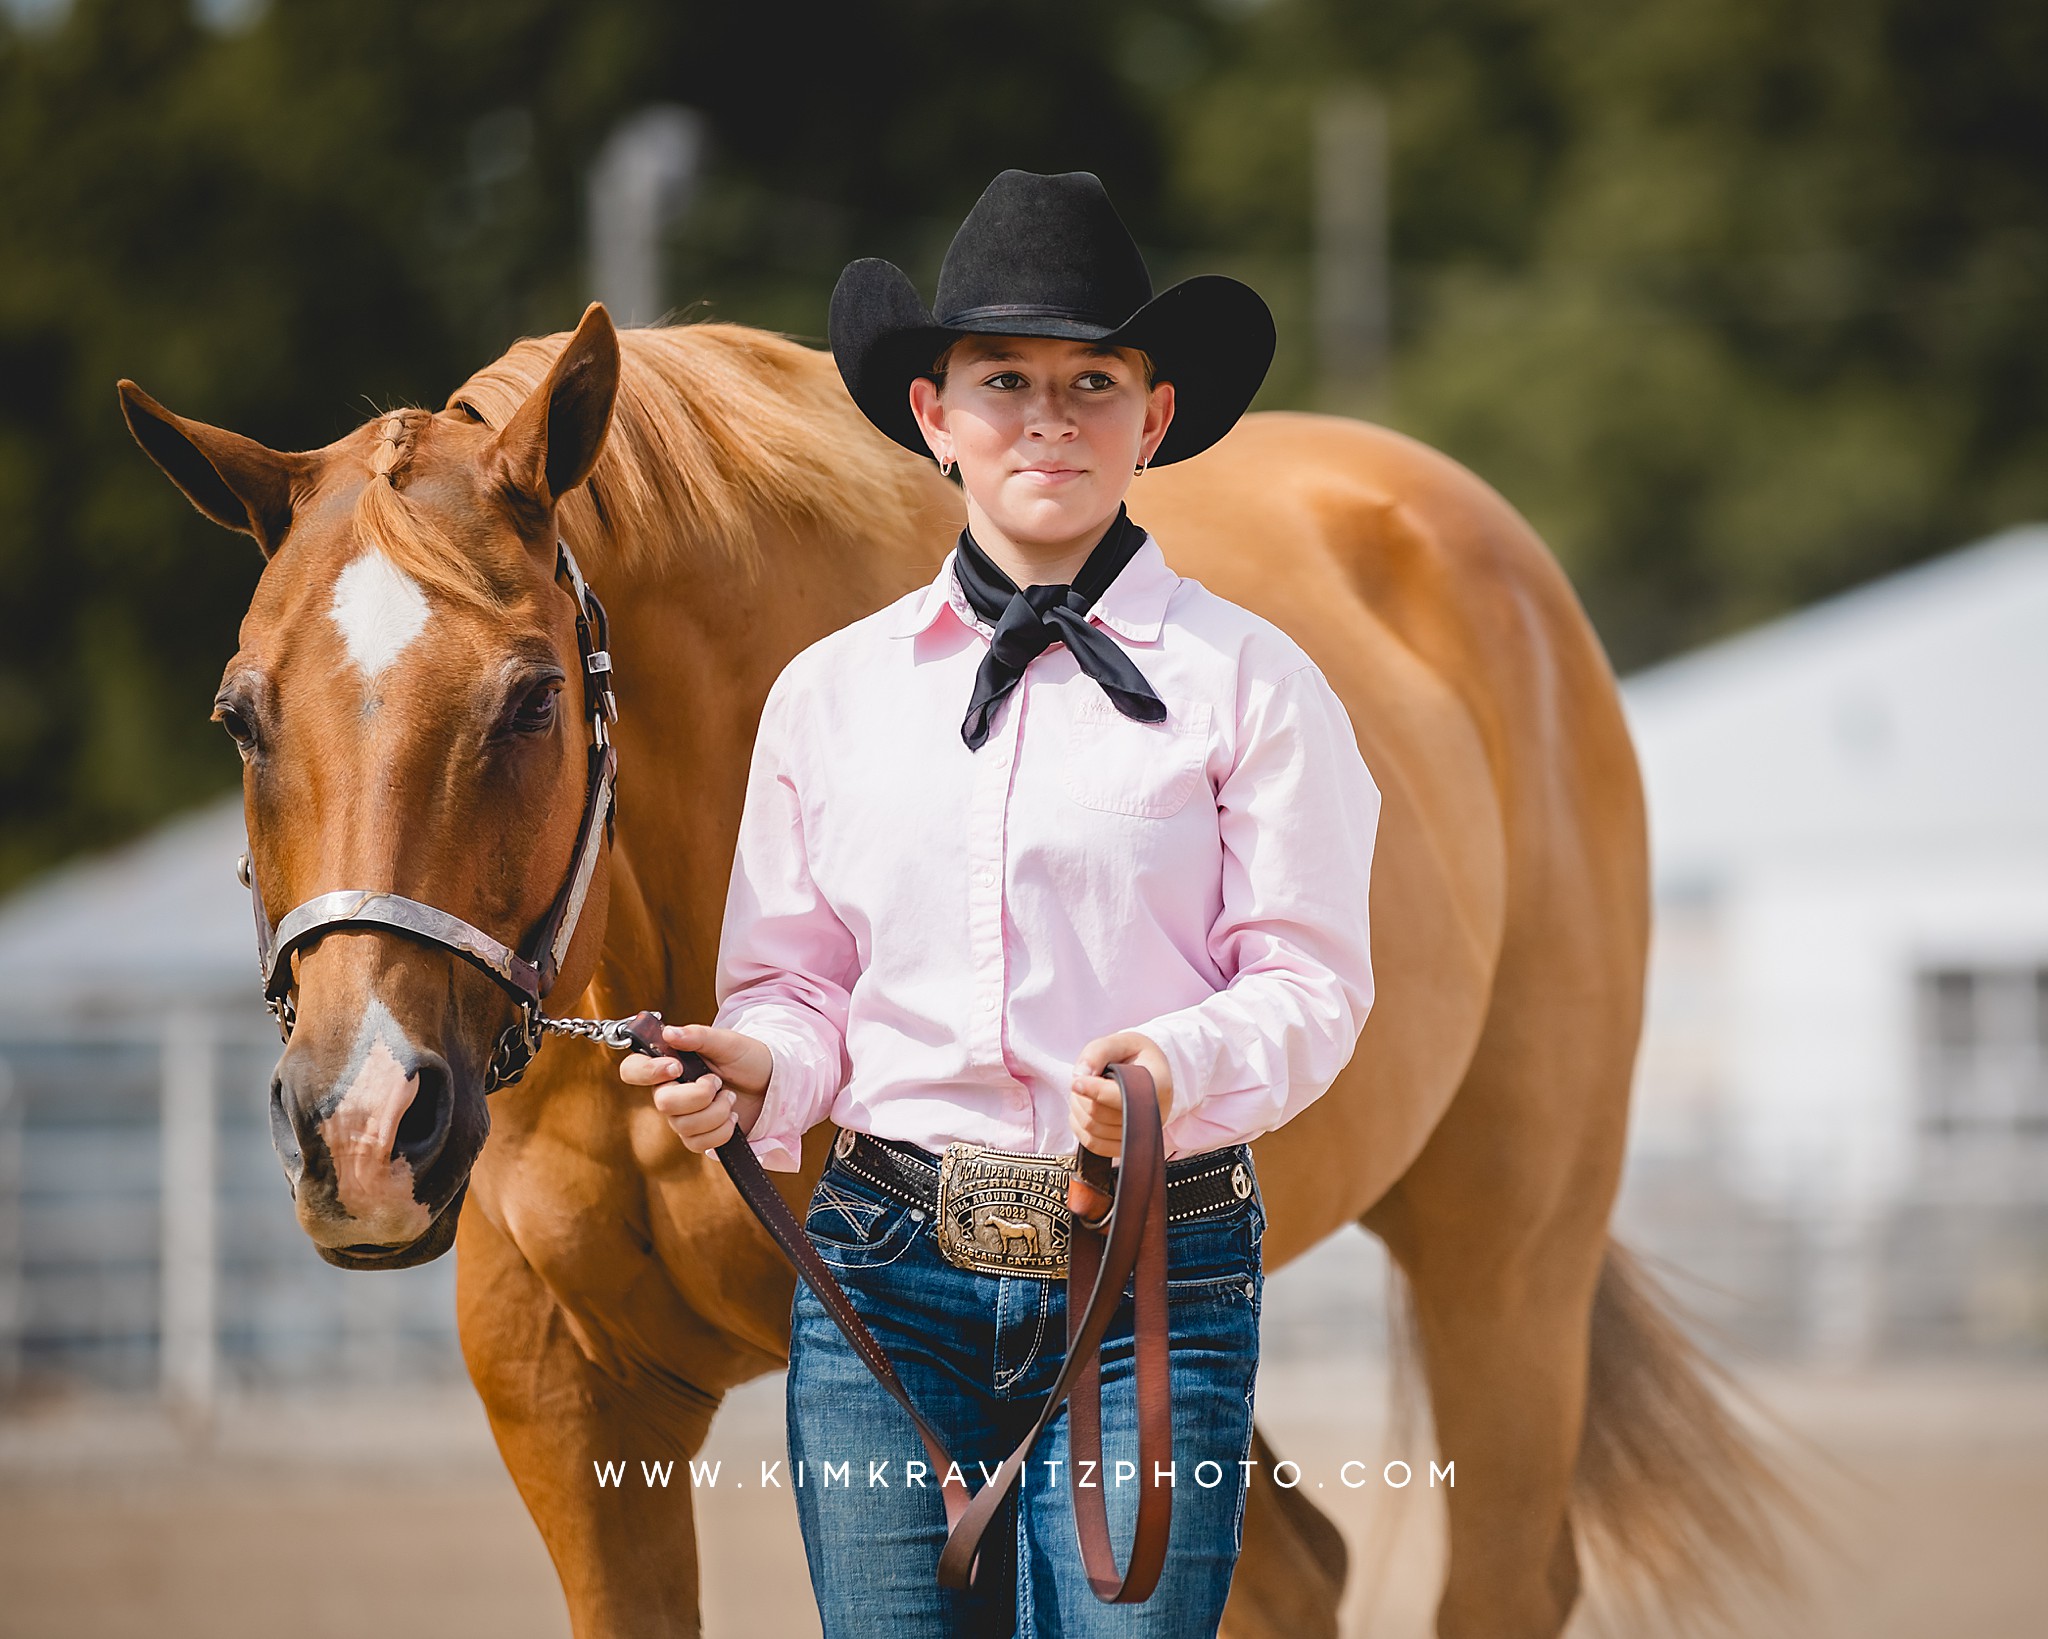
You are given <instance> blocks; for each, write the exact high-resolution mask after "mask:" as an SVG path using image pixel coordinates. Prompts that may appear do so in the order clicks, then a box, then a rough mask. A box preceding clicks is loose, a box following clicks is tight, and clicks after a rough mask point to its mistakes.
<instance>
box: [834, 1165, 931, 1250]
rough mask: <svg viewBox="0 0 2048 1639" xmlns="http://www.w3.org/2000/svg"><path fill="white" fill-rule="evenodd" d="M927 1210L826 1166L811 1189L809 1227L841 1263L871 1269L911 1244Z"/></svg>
mask: <svg viewBox="0 0 2048 1639" xmlns="http://www.w3.org/2000/svg"><path fill="white" fill-rule="evenodd" d="M925 1217H926V1214H925V1213H924V1212H923V1211H922V1210H921V1209H920V1208H917V1207H913V1206H910V1205H908V1204H906V1203H905V1202H902V1201H899V1200H896V1199H895V1198H894V1197H893V1196H885V1195H882V1194H881V1193H880V1192H879V1191H876V1190H873V1189H870V1188H868V1187H866V1186H865V1185H863V1184H861V1183H860V1182H859V1181H858V1180H850V1179H848V1178H847V1177H846V1176H845V1175H844V1174H841V1173H838V1172H835V1171H834V1170H832V1169H829V1168H828V1169H827V1170H826V1172H825V1175H824V1176H823V1177H822V1178H820V1179H819V1180H818V1187H817V1189H816V1190H815V1191H813V1192H812V1195H811V1204H810V1209H809V1211H808V1212H807V1213H806V1214H805V1216H804V1233H805V1234H806V1235H808V1236H809V1237H810V1241H811V1244H812V1245H813V1246H815V1247H816V1248H817V1249H818V1256H819V1257H821V1258H823V1259H824V1260H825V1262H826V1263H828V1264H831V1265H832V1266H833V1267H834V1268H837V1269H872V1268H874V1267H875V1266H877V1265H878V1264H885V1263H894V1262H895V1261H896V1260H897V1259H898V1258H900V1257H902V1256H903V1254H904V1253H905V1252H906V1251H908V1250H909V1248H910V1243H911V1242H912V1241H913V1240H914V1239H915V1238H916V1236H917V1232H918V1230H919V1229H920V1228H921V1227H922V1226H923V1224H924V1221H925Z"/></svg>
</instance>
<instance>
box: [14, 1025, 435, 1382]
mask: <svg viewBox="0 0 2048 1639" xmlns="http://www.w3.org/2000/svg"><path fill="white" fill-rule="evenodd" d="M276 1056H277V1037H276V1035H275V1033H274V1032H271V1031H269V1029H268V1024H267V1021H266V1020H265V1019H264V1018H263V1016H262V1015H261V1014H260V1013H254V1014H248V1013H239V1012H237V1013H225V1012H206V1011H197V1010H188V1011H182V1012H178V1013H175V1014H172V1015H169V1016H167V1017H165V1018H162V1019H158V1020H152V1021H145V1022H144V1023H142V1024H140V1025H137V1026H133V1027H130V1028H127V1029H124V1030H108V1029H102V1028H98V1027H87V1026H83V1025H74V1024H66V1023H52V1022H43V1021H34V1020H0V1393H4V1392H14V1393H20V1392H33V1391H35V1390H37V1389H46V1388H51V1387H57V1386H83V1387H90V1388H97V1389H109V1390H125V1391H137V1390H145V1391H146V1390H152V1389H155V1390H161V1392H163V1393H164V1394H165V1395H166V1396H167V1397H168V1398H169V1399H170V1400H172V1401H173V1402H174V1403H176V1404H178V1405H180V1406H181V1407H187V1408H193V1409H203V1408H204V1407H206V1406H207V1405H209V1404H210V1403H211V1402H212V1401H213V1399H214V1398H215V1397H216V1396H217V1395H218V1394H220V1393H222V1392H224V1391H226V1392H233V1391H238V1390H254V1389H268V1390H276V1389H290V1388H297V1387H312V1386H317V1385H323V1384H331V1383H339V1382H345V1383H348V1384H351V1385H371V1384H379V1385H399V1384H406V1383H415V1382H420V1381H433V1380H453V1379H458V1378H459V1377H460V1376H461V1374H462V1369H463V1368H462V1364H461V1357H460V1354H459V1351H458V1348H457V1345H456V1341H455V1330H454V1327H455V1321H454V1315H455V1303H454V1263H453V1260H452V1259H449V1258H443V1259H441V1260H439V1261H437V1262H435V1263H432V1264H428V1265H426V1266H425V1267H423V1268H419V1269H408V1270H395V1271H389V1272H381V1271H380V1272H376V1273H368V1274H366V1273H361V1272H349V1271H343V1270H339V1269H335V1268H332V1267H330V1266H329V1265H327V1264H324V1263H322V1262H321V1261H320V1259H319V1258H318V1256H317V1255H316V1254H315V1253H314V1250H313V1247H312V1244H311V1243H310V1242H309V1241H308V1240H307V1239H306V1237H305V1235H304V1233H303V1232H302V1231H301V1230H300V1229H299V1227H298V1224H297V1222H296V1221H295V1219H294V1218H293V1216H292V1209H291V1197H290V1191H289V1190H288V1188H287V1187H286V1185H285V1181H284V1176H283V1173H282V1171H281V1170H280V1168H279V1165H278V1161H277V1157H276V1154H275V1153H274V1151H273V1150H272V1148H271V1141H270V1130H269V1121H268V1113H267V1102H268V1091H269V1080H270V1068H271V1065H272V1063H273V1062H274V1061H275V1059H276Z"/></svg>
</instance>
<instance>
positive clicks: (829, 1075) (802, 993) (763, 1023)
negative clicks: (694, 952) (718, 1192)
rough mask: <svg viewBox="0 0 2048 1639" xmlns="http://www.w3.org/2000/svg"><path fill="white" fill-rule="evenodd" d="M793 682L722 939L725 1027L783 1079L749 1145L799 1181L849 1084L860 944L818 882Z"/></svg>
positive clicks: (775, 1078) (767, 1163)
mask: <svg viewBox="0 0 2048 1639" xmlns="http://www.w3.org/2000/svg"><path fill="white" fill-rule="evenodd" d="M792 693H793V690H792V688H791V687H790V683H789V673H788V672H786V671H785V672H784V673H783V675H782V676H781V677H779V678H777V679H776V682H775V686H774V687H773V688H771V689H770V690H769V693H768V699H767V702H766V704H765V705H764V706H763V707H762V712H761V727H760V731H759V733H758V734H757V736H756V737H755V741H754V756H753V762H752V765H751V767H750V769H749V771H748V775H747V795H746V805H745V808H744V810H743V811H742V813H741V816H740V834H739V845H738V848H737V849H736V851H735V853H734V856H733V869H732V881H731V885H730V887H729V888H728V890H727V893H726V901H725V921H724V926H723V930H722V932H721V934H720V937H719V949H718V973H717V997H718V1014H717V1017H716V1018H715V1019H714V1020H713V1023H715V1024H716V1025H717V1026H719V1027H720V1028H721V1029H726V1030H738V1031H743V1032H744V1033H745V1034H747V1035H749V1036H752V1037H754V1038H755V1039H757V1040H758V1041H761V1042H763V1043H764V1044H766V1046H767V1048H768V1050H769V1052H770V1054H771V1055H772V1056H773V1058H774V1063H775V1068H774V1072H773V1074H772V1075H771V1076H770V1077H769V1082H768V1095H767V1098H766V1101H765V1102H764V1103H763V1104H762V1107H761V1112H760V1114H759V1116H758V1117H756V1119H755V1121H754V1124H753V1127H752V1129H751V1130H750V1131H749V1133H748V1142H749V1143H750V1144H751V1145H752V1147H753V1150H754V1154H755V1155H756V1156H758V1157H759V1158H760V1161H761V1165H762V1166H764V1167H766V1168H768V1169H770V1170H771V1171H775V1172H794V1171H796V1170H797V1168H798V1166H799V1165H800V1163H801V1160H802V1154H803V1135H804V1133H805V1132H806V1131H807V1130H808V1129H809V1128H811V1127H813V1126H815V1125H816V1124H817V1123H818V1122H820V1121H822V1120H824V1119H825V1117H826V1116H827V1115H828V1114H829V1113H830V1111H831V1108H832V1103H833V1100H834V1098H835V1097H836V1096H837V1094H838V1092H839V1088H840V1085H841V1083H842V1082H843V1080H844V1078H845V1074H846V1068H847V1066H846V1014H847V1005H848V997H849V993H850V992H851V990H852V988H853V984H854V981H855V980H856V979H857V978H858V977H859V976H860V961H859V954H858V952H857V950H856V948H855V943H854V938H853V935H852V934H851V933H850V932H849V931H848V930H847V927H846V925H845V923H843V922H842V921H841V920H840V919H839V917H838V916H837V914H835V913H834V911H833V910H832V907H831V906H830V905H829V904H827V903H826V902H825V899H824V897H823V896H822V895H821V894H820V893H819V891H818V888H817V885H816V884H815V883H814V882H813V881H812V880H811V871H810V864H809V860H808V858H807V855H806V852H805V845H804V819H803V804H802V801H801V798H800V795H799V789H798V783H797V780H796V778H795V771H796V765H797V764H798V763H799V762H800V758H799V757H798V756H797V755H796V752H797V747H796V744H795V740H794V736H793V734H792V728H793V722H794V712H793V709H792V699H791V696H792Z"/></svg>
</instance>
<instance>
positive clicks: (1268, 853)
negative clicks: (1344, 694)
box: [1130, 665, 1380, 1155]
mask: <svg viewBox="0 0 2048 1639" xmlns="http://www.w3.org/2000/svg"><path fill="white" fill-rule="evenodd" d="M1240 727H1241V732H1240V737H1239V743H1238V748H1237V758H1236V762H1235V764H1234V766H1233V767H1232V769H1231V771H1230V774H1229V776H1228V777H1227V778H1226V780H1225V781H1224V783H1223V785H1222V787H1221V788H1220V790H1219V791H1218V793H1217V819H1218V824H1219V826H1220V828H1221V833H1222V841H1223V850H1224V858H1223V879H1222V908H1221V911H1220V913H1219V914H1218V916H1217V918H1216V921H1215V923H1214V925H1213V927H1212V928H1211V930H1210V933H1209V939H1208V948H1209V954H1210V957H1211V959H1212V960H1213V961H1214V962H1215V964H1216V966H1217V968H1218V969H1219V970H1221V971H1222V972H1223V973H1225V974H1227V975H1229V980H1228V983H1227V984H1226V986H1225V987H1224V988H1223V989H1221V990H1218V991H1216V992H1215V993H1214V994H1213V995H1211V996H1209V997H1207V998H1206V999H1204V1000H1203V1001H1201V1002H1198V1003H1196V1004H1194V1005H1193V1006H1189V1007H1183V1008H1180V1009H1178V1010H1176V1011H1174V1012H1170V1013H1163V1014H1160V1015H1158V1016H1157V1017H1155V1018H1153V1019H1151V1020H1149V1021H1147V1022H1145V1023H1143V1024H1135V1025H1132V1026H1130V1028H1131V1029H1134V1030H1137V1031H1139V1032H1140V1033H1142V1034H1144V1035H1146V1036H1149V1037H1150V1038H1151V1039H1152V1040H1153V1041H1155V1042H1157V1043H1158V1044H1159V1047H1160V1050H1161V1051H1162V1052H1163V1053H1164V1054H1165V1056H1166V1060H1167V1063H1168V1064H1169V1065H1170V1066H1171V1068H1172V1071H1173V1083H1174V1093H1173V1108H1174V1114H1173V1117H1172V1119H1171V1120H1169V1121H1168V1122H1167V1124H1166V1128H1165V1135H1166V1142H1167V1147H1168V1151H1169V1153H1172V1154H1182V1155H1184V1154H1190V1153H1195V1152H1198V1151H1202V1150H1209V1149H1214V1148H1217V1147H1218V1146H1221V1145H1225V1144H1234V1143H1238V1142H1240V1141H1242V1140H1247V1139H1251V1138H1255V1137H1257V1136H1258V1135H1259V1134H1261V1133H1265V1132H1270V1131H1271V1130H1272V1129H1274V1128H1276V1127H1279V1126H1282V1125H1284V1124H1285V1123H1286V1122H1288V1121H1290V1120H1292V1119H1293V1118H1294V1117H1295V1116H1296V1115H1298V1114H1299V1113H1300V1112H1301V1111H1302V1110H1303V1109H1304V1108H1305V1107H1307V1106H1308V1105H1309V1104H1310V1103H1312V1102H1313V1101H1314V1100H1315V1099H1317V1098H1319V1097H1320V1096H1321V1095H1322V1094H1323V1092H1324V1091H1325V1090H1326V1089H1327V1088H1328V1087H1329V1085H1330V1083H1331V1082H1333V1081H1335V1080H1336V1078H1337V1075H1338V1073H1339V1072H1340V1071H1341V1070H1342V1069H1343V1068H1344V1066H1345V1064H1346V1063H1348V1062H1349V1060H1350V1058H1351V1054H1352V1051H1353V1049H1354V1048H1355V1047H1356V1046H1357V1044H1358V1035H1359V1032H1360V1031H1361V1030H1362V1029H1363V1028H1364V1026H1365V1018H1366V1014H1367V1012H1368V1011H1369V1010H1370V1009H1371V1006H1372V998H1373V977H1372V961H1371V953H1370V939H1369V930H1368V920H1367V904H1368V885H1369V880H1370V877H1371V872H1372V852H1373V843H1374V840H1375V838H1376V836H1377V833H1378V827H1379V813H1380V791H1379V787H1378V785H1377V784H1376V783H1375V782H1374V780H1373V777H1372V775H1371V773H1370V772H1369V771H1368V770H1367V768H1366V766H1365V762H1364V759H1363V758H1362V757H1361V756H1360V755H1359V751H1358V742H1357V739H1356V737H1355V735H1354V733H1353V731H1352V727H1351V720H1350V718H1349V716H1348V715H1347V714H1346V712H1345V710H1344V706H1343V703H1342V702H1341V701H1340V700H1339V699H1338V698H1337V696H1336V694H1335V693H1334V692H1333V691H1332V689H1331V688H1330V686H1329V683H1328V682H1327V680H1326V679H1325V678H1324V677H1323V675H1322V673H1321V671H1319V670H1318V669H1317V668H1316V667H1314V666H1313V665H1308V666H1303V667H1300V668H1298V669H1296V670H1294V671H1292V672H1289V673H1287V674H1286V675H1285V676H1283V677H1281V678H1279V679H1278V680H1277V681H1275V682H1274V683H1272V684H1271V685H1270V686H1268V687H1265V688H1264V689H1263V690H1261V691H1259V692H1258V693H1255V694H1254V695H1253V696H1252V698H1251V699H1249V700H1248V702H1247V704H1246V708H1245V716H1244V720H1243V722H1242V724H1241V725H1240Z"/></svg>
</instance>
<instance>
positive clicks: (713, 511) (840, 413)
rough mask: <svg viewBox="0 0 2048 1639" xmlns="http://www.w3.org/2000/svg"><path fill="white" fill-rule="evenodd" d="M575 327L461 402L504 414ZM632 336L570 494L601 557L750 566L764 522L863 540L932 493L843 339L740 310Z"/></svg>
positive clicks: (575, 529)
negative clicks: (588, 463)
mask: <svg viewBox="0 0 2048 1639" xmlns="http://www.w3.org/2000/svg"><path fill="white" fill-rule="evenodd" d="M568 340H569V337H568V334H567V333H566V332H562V333H558V334H556V335H552V336H539V337H531V338H528V339H527V340H524V341H520V342H515V343H514V344H513V345H512V347H511V348H510V349H509V350H508V351H507V352H506V353H505V355H504V356H503V357H502V358H500V359H498V360H497V361H496V362H495V363H492V364H487V365H485V366H484V368H483V369H481V370H479V371H478V372H477V373H476V374H475V375H473V376H471V377H470V378H469V380H468V381H466V382H464V383H463V384H462V386H460V387H459V388H457V389H456V390H455V392H454V393H452V394H451V395H450V396H449V400H448V402H449V404H450V406H456V405H463V406H467V407H468V408H469V409H470V410H472V411H473V412H474V413H475V414H477V415H479V416H481V417H482V418H483V419H484V421H485V422H486V423H487V424H488V425H489V426H492V427H503V426H504V425H505V423H506V422H507V421H509V420H510V419H511V418H512V415H513V413H514V412H515V411H516V410H517V409H518V408H519V406H520V405H521V404H523V403H524V402H525V401H526V400H527V398H528V397H529V396H531V395H532V393H533V392H534V391H535V390H536V389H537V388H538V387H539V386H540V385H541V383H542V382H543V381H544V380H546V378H547V373H548V370H549V368H550V367H551V366H552V365H553V363H554V361H555V358H556V356H557V355H558V354H560V352H561V350H562V348H563V347H564V346H565V345H566V344H567V342H568ZM619 343H620V350H621V354H622V358H621V362H620V373H619V395H618V401H617V405H616V407H615V409H614V410H613V412H612V425H611V432H610V434H609V436H608V437H607V438H606V440H605V446H604V452H603V454H602V455H600V456H599V457H598V461H597V467H596V470H595V471H594V472H593V473H592V474H591V477H590V481H589V483H587V484H586V485H584V487H583V488H581V489H579V490H577V491H576V492H575V493H573V494H572V495H570V496H569V497H568V498H567V499H566V500H565V501H563V503H562V508H561V512H562V527H563V531H564V533H565V534H567V535H568V537H569V539H570V540H571V542H573V543H574V545H575V546H576V548H577V550H578V552H579V553H586V554H587V555H588V556H589V557H590V558H591V559H592V560H593V561H595V562H598V563H605V562H610V563H614V564H617V565H618V566H619V567H620V568H622V569H624V570H626V571H627V572H628V573H646V572H653V571H656V570H659V569H661V568H662V567H664V566H666V565H668V564H671V563H673V562H675V561H676V559H677V558H678V557H679V556H680V555H683V554H686V553H687V554H695V553H698V552H701V551H703V550H705V549H710V550H714V551H719V552H722V553H723V554H725V555H726V557H727V558H728V560H729V561H730V562H731V564H732V565H733V566H734V567H737V568H738V569H740V570H741V571H742V572H743V573H744V574H745V575H746V576H748V578H750V579H751V578H753V577H754V576H757V575H758V574H759V573H760V571H761V568H762V552H761V530H762V525H763V524H764V523H765V522H768V521H771V520H772V521H777V522H780V523H783V524H786V525H792V526H793V525H809V526H811V527H813V528H817V529H821V530H823V531H824V532H826V533H827V534H830V535H833V536H837V537H840V538H842V539H845V540H849V541H852V540H860V539H865V538H869V537H872V536H877V535H886V534H891V533H900V531H901V530H902V529H904V528H905V527H906V525H907V524H908V523H909V520H910V517H911V514H912V513H914V512H915V511H917V510H918V509H919V508H921V507H923V506H927V505H929V502H930V491H929V489H928V488H926V487H925V484H926V480H925V477H924V474H923V473H922V472H921V471H920V468H921V466H922V465H923V464H922V463H921V462H919V461H918V460H917V458H916V457H914V456H912V455H911V454H910V453H909V452H907V451H906V450H904V449H902V448H901V447H899V446H898V445H897V444H895V443H893V442H892V441H891V440H889V439H888V438H885V437H884V436H883V435H882V434H881V433H879V432H877V431H876V430H875V429H874V428H873V427H872V426H870V425H869V423H868V421H867V419H866V418H865V417H864V416H862V415H861V413H860V412H859V411H858V410H856V409H855V408H854V406H853V401H852V400H851V399H849V398H848V397H847V396H846V389H845V387H844V386H843V385H842V384H841V383H840V380H839V373H838V371H837V370H836V369H834V367H833V364H832V360H831V357H830V355H828V354H825V353H820V352H817V351H816V350H814V349H812V348H808V347H804V346H802V345H800V344H799V343H797V342H793V341H790V340H789V339H788V338H786V337H783V336H778V335H775V334H773V333H771V332H769V331H765V330H755V329H752V328H750V327H748V326H745V325H737V324H687V325H670V326H660V327H654V328H648V329H633V330H624V331H621V332H620V333H619ZM373 487H374V486H373Z"/></svg>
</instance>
